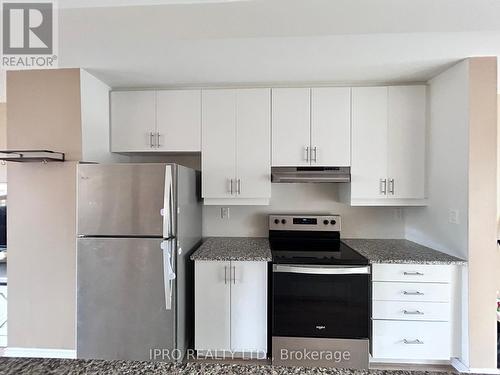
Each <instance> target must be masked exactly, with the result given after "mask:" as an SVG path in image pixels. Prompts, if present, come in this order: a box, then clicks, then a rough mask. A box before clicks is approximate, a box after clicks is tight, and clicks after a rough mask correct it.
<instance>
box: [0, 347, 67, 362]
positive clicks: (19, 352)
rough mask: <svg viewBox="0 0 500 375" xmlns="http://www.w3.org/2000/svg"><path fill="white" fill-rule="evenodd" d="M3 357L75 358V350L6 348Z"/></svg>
mask: <svg viewBox="0 0 500 375" xmlns="http://www.w3.org/2000/svg"><path fill="white" fill-rule="evenodd" d="M3 355H4V357H30V358H70V359H72V358H76V350H70V349H40V348H12V347H7V348H5V350H4V353H3Z"/></svg>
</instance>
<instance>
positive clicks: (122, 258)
mask: <svg viewBox="0 0 500 375" xmlns="http://www.w3.org/2000/svg"><path fill="white" fill-rule="evenodd" d="M161 245H162V240H161V239H148V238H146V239H139V238H137V239H134V238H115V239H113V238H97V239H92V238H80V239H78V254H77V357H78V358H97V359H123V360H146V361H147V360H150V356H151V355H150V353H151V351H152V350H154V349H161V350H165V349H166V350H169V351H170V353H172V349H175V347H176V334H177V333H176V328H175V321H176V314H177V308H176V307H177V306H176V303H175V301H176V280H171V285H172V289H171V293H172V302H171V309H170V310H167V309H166V308H165V307H166V302H167V301H166V300H165V283H164V269H163V251H162V249H161ZM172 246H174V245H173V244H171V245H169V246H168V247H172ZM173 248H175V247H173ZM171 259H172V260H174V261H175V255H174V256H173V257H172V258H171ZM173 268H174V270H175V262H174V267H173ZM157 359H159V358H157ZM163 359H164V360H168V358H163Z"/></svg>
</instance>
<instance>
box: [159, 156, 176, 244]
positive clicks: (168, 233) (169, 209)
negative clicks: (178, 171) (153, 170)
mask: <svg viewBox="0 0 500 375" xmlns="http://www.w3.org/2000/svg"><path fill="white" fill-rule="evenodd" d="M173 181H174V180H173V176H172V167H171V166H170V165H167V166H166V169H165V193H164V195H163V209H162V211H161V212H162V215H163V237H165V238H171V237H172V236H173V232H174V228H173V226H174V218H173V216H174V197H173V190H174V182H173Z"/></svg>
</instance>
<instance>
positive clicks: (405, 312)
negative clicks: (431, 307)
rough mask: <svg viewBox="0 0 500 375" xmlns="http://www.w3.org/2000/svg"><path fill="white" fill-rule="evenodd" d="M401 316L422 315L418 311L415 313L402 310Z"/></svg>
mask: <svg viewBox="0 0 500 375" xmlns="http://www.w3.org/2000/svg"><path fill="white" fill-rule="evenodd" d="M403 314H405V315H424V313H423V312H422V311H418V310H415V311H408V310H403Z"/></svg>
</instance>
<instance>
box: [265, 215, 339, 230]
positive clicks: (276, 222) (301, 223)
mask: <svg viewBox="0 0 500 375" xmlns="http://www.w3.org/2000/svg"><path fill="white" fill-rule="evenodd" d="M340 222H341V220H340V216H339V215H318V216H313V215H269V230H301V231H322V232H324V231H328V232H340Z"/></svg>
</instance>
